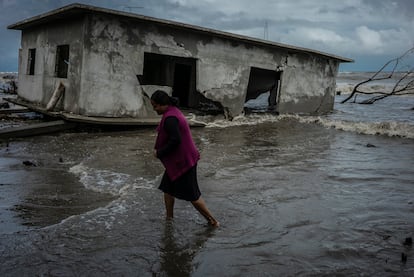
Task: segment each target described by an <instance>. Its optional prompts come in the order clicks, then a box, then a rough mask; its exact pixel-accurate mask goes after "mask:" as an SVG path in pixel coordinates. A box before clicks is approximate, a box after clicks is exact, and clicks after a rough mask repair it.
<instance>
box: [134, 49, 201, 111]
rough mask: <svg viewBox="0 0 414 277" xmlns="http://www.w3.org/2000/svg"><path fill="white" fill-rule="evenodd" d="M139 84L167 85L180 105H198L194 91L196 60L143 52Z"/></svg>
mask: <svg viewBox="0 0 414 277" xmlns="http://www.w3.org/2000/svg"><path fill="white" fill-rule="evenodd" d="M137 77H138V80H139V82H140V84H141V85H159V86H169V87H171V88H172V89H173V93H172V96H174V97H177V98H178V99H179V100H180V107H188V108H195V107H197V106H198V105H199V101H200V100H199V96H198V94H197V93H196V60H195V59H193V58H182V57H176V56H169V55H161V54H154V53H145V54H144V70H143V75H140V76H137Z"/></svg>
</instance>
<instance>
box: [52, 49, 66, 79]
mask: <svg viewBox="0 0 414 277" xmlns="http://www.w3.org/2000/svg"><path fill="white" fill-rule="evenodd" d="M68 68H69V45H58V47H57V49H56V65H55V76H56V77H58V78H67V77H68Z"/></svg>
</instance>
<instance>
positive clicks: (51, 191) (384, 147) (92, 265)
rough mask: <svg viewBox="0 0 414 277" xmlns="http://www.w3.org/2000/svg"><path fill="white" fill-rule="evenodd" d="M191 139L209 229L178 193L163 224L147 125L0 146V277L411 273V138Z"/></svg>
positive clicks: (306, 127) (211, 131)
mask: <svg viewBox="0 0 414 277" xmlns="http://www.w3.org/2000/svg"><path fill="white" fill-rule="evenodd" d="M247 120H249V119H247ZM193 134H194V138H195V141H196V143H197V145H198V146H199V148H200V152H201V157H202V159H201V161H200V164H199V170H198V172H199V184H200V187H201V191H202V193H203V197H204V199H205V200H206V202H207V204H208V206H209V208H210V209H211V211H212V212H213V213H214V214H215V216H217V218H218V220H219V221H220V223H221V226H220V228H218V229H210V228H208V227H206V225H205V222H204V219H203V218H200V216H199V215H198V213H197V212H195V210H194V209H193V208H192V206H191V205H190V204H189V203H187V202H185V201H177V203H176V207H175V209H176V211H175V219H174V221H173V222H166V221H165V219H164V206H163V200H162V193H161V192H160V191H159V190H158V189H157V187H158V184H159V181H160V177H161V176H162V171H163V170H162V167H161V165H160V163H159V162H158V161H157V160H156V159H154V158H153V157H152V148H153V143H154V139H155V133H154V131H153V130H152V129H143V130H137V131H130V132H124V133H122V132H102V133H93V134H89V133H77V134H73V133H64V134H60V135H58V136H41V137H36V138H27V139H21V140H17V141H14V142H11V143H10V144H9V145H8V146H7V147H6V146H5V147H3V148H2V149H1V150H0V151H1V152H0V153H1V157H0V173H1V177H2V179H1V181H0V183H1V184H2V185H1V186H0V192H1V194H0V195H1V197H2V198H1V203H2V205H3V206H1V207H0V211H1V214H0V220H1V221H2V222H1V224H2V225H1V226H2V229H1V230H0V263H1V264H2V266H1V269H0V273H1V275H2V276H29V275H35V276H36V275H38V276H42V275H51V276H74V275H75V276H76V275H81V276H258V275H260V276H275V275H282V276H298V275H299V276H324V275H325V276H338V275H339V276H348V275H350V276H354V275H368V276H383V275H402V276H409V275H410V273H412V272H413V271H414V259H413V254H412V249H411V248H410V247H407V246H404V245H403V243H402V242H403V241H404V239H405V238H406V237H412V236H413V235H414V234H413V230H414V219H413V217H412V213H413V212H414V204H413V199H412V195H413V193H414V187H413V186H412V180H414V172H413V170H412V164H413V163H412V162H413V157H414V143H413V140H410V139H402V138H390V137H386V136H367V135H360V134H357V133H352V132H342V131H338V130H335V129H326V128H324V127H323V126H320V125H318V124H311V123H300V120H299V121H298V120H296V119H295V118H284V119H283V118H282V119H280V118H279V119H275V120H274V121H271V122H264V123H257V124H244V125H243V124H240V125H238V124H237V122H236V124H235V125H233V126H227V127H225V128H221V127H220V126H218V125H217V126H215V127H212V126H210V127H208V128H203V129H193ZM367 145H371V147H367ZM2 146H3V145H2ZM372 146H375V147H372ZM25 160H31V161H33V162H35V163H36V165H37V166H35V167H27V166H25V165H23V164H22V161H25ZM24 224H25V225H24ZM402 253H404V254H406V255H407V257H408V258H407V261H406V262H405V263H403V262H402V261H401V255H402Z"/></svg>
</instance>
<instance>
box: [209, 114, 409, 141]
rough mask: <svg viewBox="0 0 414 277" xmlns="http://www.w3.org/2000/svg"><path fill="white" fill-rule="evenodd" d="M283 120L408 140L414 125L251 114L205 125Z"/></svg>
mask: <svg viewBox="0 0 414 277" xmlns="http://www.w3.org/2000/svg"><path fill="white" fill-rule="evenodd" d="M284 120H294V121H297V122H299V123H303V124H318V125H321V126H323V127H325V128H334V129H337V130H341V131H347V132H356V133H359V134H366V135H384V136H389V137H401V138H409V139H413V138H414V125H413V124H411V123H407V122H395V121H390V122H354V121H347V120H336V119H331V118H328V117H323V116H301V115H271V114H252V115H246V116H237V117H235V118H234V119H233V120H232V121H228V120H225V119H223V120H215V121H213V122H209V123H207V125H206V128H227V127H233V126H249V125H256V124H262V123H277V122H282V121H284Z"/></svg>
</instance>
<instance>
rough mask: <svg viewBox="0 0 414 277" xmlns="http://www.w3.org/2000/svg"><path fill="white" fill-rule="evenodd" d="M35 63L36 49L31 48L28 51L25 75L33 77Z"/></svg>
mask: <svg viewBox="0 0 414 277" xmlns="http://www.w3.org/2000/svg"><path fill="white" fill-rule="evenodd" d="M35 62H36V49H35V48H31V49H29V55H28V60H27V74H28V75H34V74H35Z"/></svg>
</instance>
